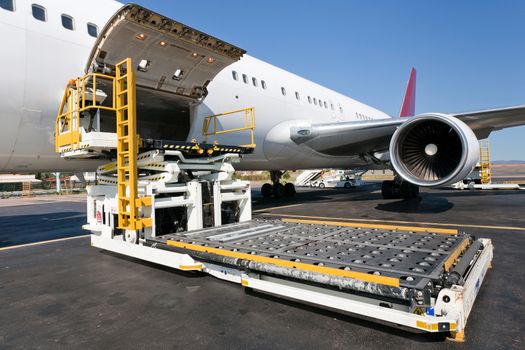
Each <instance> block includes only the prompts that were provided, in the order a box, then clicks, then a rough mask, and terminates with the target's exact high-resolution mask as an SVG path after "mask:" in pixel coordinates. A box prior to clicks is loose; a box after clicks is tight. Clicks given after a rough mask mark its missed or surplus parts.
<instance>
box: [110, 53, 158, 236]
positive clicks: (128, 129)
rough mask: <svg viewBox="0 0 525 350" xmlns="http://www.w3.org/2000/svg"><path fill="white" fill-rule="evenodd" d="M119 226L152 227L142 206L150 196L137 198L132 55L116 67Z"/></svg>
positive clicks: (137, 228)
mask: <svg viewBox="0 0 525 350" xmlns="http://www.w3.org/2000/svg"><path fill="white" fill-rule="evenodd" d="M115 69H116V77H115V91H114V94H115V102H116V108H115V109H116V114H117V118H116V122H117V181H118V226H119V228H120V229H125V230H141V229H143V228H145V227H151V226H152V222H151V218H140V217H139V207H142V206H151V198H150V197H140V198H139V197H138V189H137V187H138V184H137V182H138V179H137V154H138V148H139V137H138V135H137V106H136V87H135V73H134V72H133V66H132V62H131V59H130V58H127V59H125V60H124V61H122V62H119V63H118V64H117V65H116V66H115Z"/></svg>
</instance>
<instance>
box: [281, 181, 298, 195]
mask: <svg viewBox="0 0 525 350" xmlns="http://www.w3.org/2000/svg"><path fill="white" fill-rule="evenodd" d="M295 193H296V191H295V186H294V184H293V183H291V182H287V183H285V184H284V196H285V197H293V196H294V195H295Z"/></svg>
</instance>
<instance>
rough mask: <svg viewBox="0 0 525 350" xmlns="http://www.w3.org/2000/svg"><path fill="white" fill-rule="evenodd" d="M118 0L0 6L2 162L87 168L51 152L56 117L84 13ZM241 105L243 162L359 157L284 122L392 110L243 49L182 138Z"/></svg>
mask: <svg viewBox="0 0 525 350" xmlns="http://www.w3.org/2000/svg"><path fill="white" fill-rule="evenodd" d="M33 3H36V4H38V5H40V6H42V7H44V8H45V9H46V15H47V21H45V22H43V21H38V20H36V19H35V18H33V15H32V11H31V6H32V4H33ZM121 6H122V4H121V3H119V2H116V1H112V0H82V1H80V0H78V1H65V0H37V2H32V1H27V0H16V2H15V11H7V10H5V9H2V8H0V32H1V33H2V36H3V42H4V45H3V47H4V50H3V53H2V55H1V56H0V77H2V79H1V80H0V120H1V121H2V126H1V128H0V172H32V171H46V170H49V171H84V170H94V167H95V165H94V163H93V162H92V161H65V160H63V159H61V158H60V157H59V155H57V154H56V153H55V148H54V124H55V117H56V113H57V109H58V107H59V103H60V98H61V96H62V94H63V90H64V87H65V84H66V83H67V81H68V80H69V79H71V78H74V77H77V76H79V75H82V73H83V71H84V68H85V65H86V61H87V59H88V56H89V53H90V52H91V49H92V47H93V44H94V43H95V40H96V39H95V38H94V37H92V36H90V35H89V34H88V32H87V23H92V24H95V25H97V26H98V29H99V32H100V31H101V30H102V28H103V27H104V25H105V24H106V22H107V21H108V20H109V18H110V17H111V16H112V15H113V14H114V13H115V12H116V11H117V10H118V9H119V8H120V7H121ZM62 14H67V15H69V16H71V17H73V19H74V23H75V30H68V29H65V28H64V27H63V26H62V22H61V15H62ZM168 15H169V14H168ZM233 71H234V72H236V75H237V80H235V79H234V77H233V73H232V72H233ZM243 75H246V77H247V83H245V82H244V81H243ZM253 78H255V79H256V86H255V85H254V82H253ZM262 81H264V82H265V84H266V89H264V88H263V86H262ZM283 89H285V93H286V94H285V95H284V94H283ZM296 93H297V94H298V97H299V98H297V95H296ZM325 104H326V105H325ZM245 107H255V112H256V122H257V126H256V128H255V142H256V144H257V147H256V150H255V153H254V154H252V155H249V156H247V157H245V158H244V159H243V160H242V161H241V163H240V164H238V165H237V167H236V168H238V169H241V170H243V169H252V170H278V169H280V170H284V169H308V168H352V167H363V166H366V163H365V162H364V161H363V160H362V159H361V158H360V157H358V156H356V155H353V156H348V157H341V156H338V157H336V156H326V155H322V154H317V153H315V152H313V151H311V150H310V149H307V148H304V147H301V146H298V145H296V144H295V143H293V142H292V141H291V140H290V139H289V126H290V125H293V124H295V125H307V124H309V123H331V122H333V123H337V122H341V121H352V120H356V121H357V120H366V119H384V118H390V116H388V115H387V114H385V113H383V112H381V111H379V110H377V109H374V108H372V107H369V106H367V105H365V104H362V103H360V102H358V101H355V100H353V99H351V98H349V97H346V96H344V95H341V94H339V93H337V92H335V91H332V90H330V89H327V88H325V87H323V86H320V85H318V84H315V83H313V82H311V81H309V80H306V79H303V78H301V77H299V76H297V75H295V74H292V73H290V72H287V71H285V70H282V69H279V68H277V67H275V66H272V65H270V64H268V63H265V62H263V61H260V60H258V59H256V58H253V57H250V56H248V55H244V56H243V58H241V60H240V61H238V62H236V63H234V64H232V65H230V66H228V67H227V68H225V69H224V70H223V71H222V72H220V73H219V74H218V75H217V76H216V77H215V78H214V79H213V80H212V82H211V83H210V85H209V86H208V96H207V97H206V98H205V99H204V100H203V101H202V102H201V103H200V104H198V105H196V106H194V107H193V108H192V113H191V130H190V133H189V135H188V137H187V139H188V140H191V139H192V138H196V139H199V140H200V139H202V136H201V132H202V131H201V129H202V122H203V118H204V117H206V116H208V115H211V114H217V113H223V112H228V111H231V110H235V109H238V108H245ZM238 124H239V120H238V119H234V118H232V119H226V118H225V119H223V126H224V127H226V128H228V127H230V126H231V127H233V126H235V125H238ZM247 136H248V135H247V134H234V133H232V134H227V135H224V136H223V137H222V138H219V139H218V140H219V141H220V142H222V143H225V144H242V143H246V142H247V140H248V139H247Z"/></svg>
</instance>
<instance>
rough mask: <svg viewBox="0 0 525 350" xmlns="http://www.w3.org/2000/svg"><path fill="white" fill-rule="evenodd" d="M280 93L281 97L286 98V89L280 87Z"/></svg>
mask: <svg viewBox="0 0 525 350" xmlns="http://www.w3.org/2000/svg"><path fill="white" fill-rule="evenodd" d="M281 93H282V94H283V96H286V89H285V88H284V87H281Z"/></svg>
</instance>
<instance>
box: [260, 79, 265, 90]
mask: <svg viewBox="0 0 525 350" xmlns="http://www.w3.org/2000/svg"><path fill="white" fill-rule="evenodd" d="M261 86H262V88H263V89H264V90H266V82H265V81H264V80H261Z"/></svg>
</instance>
